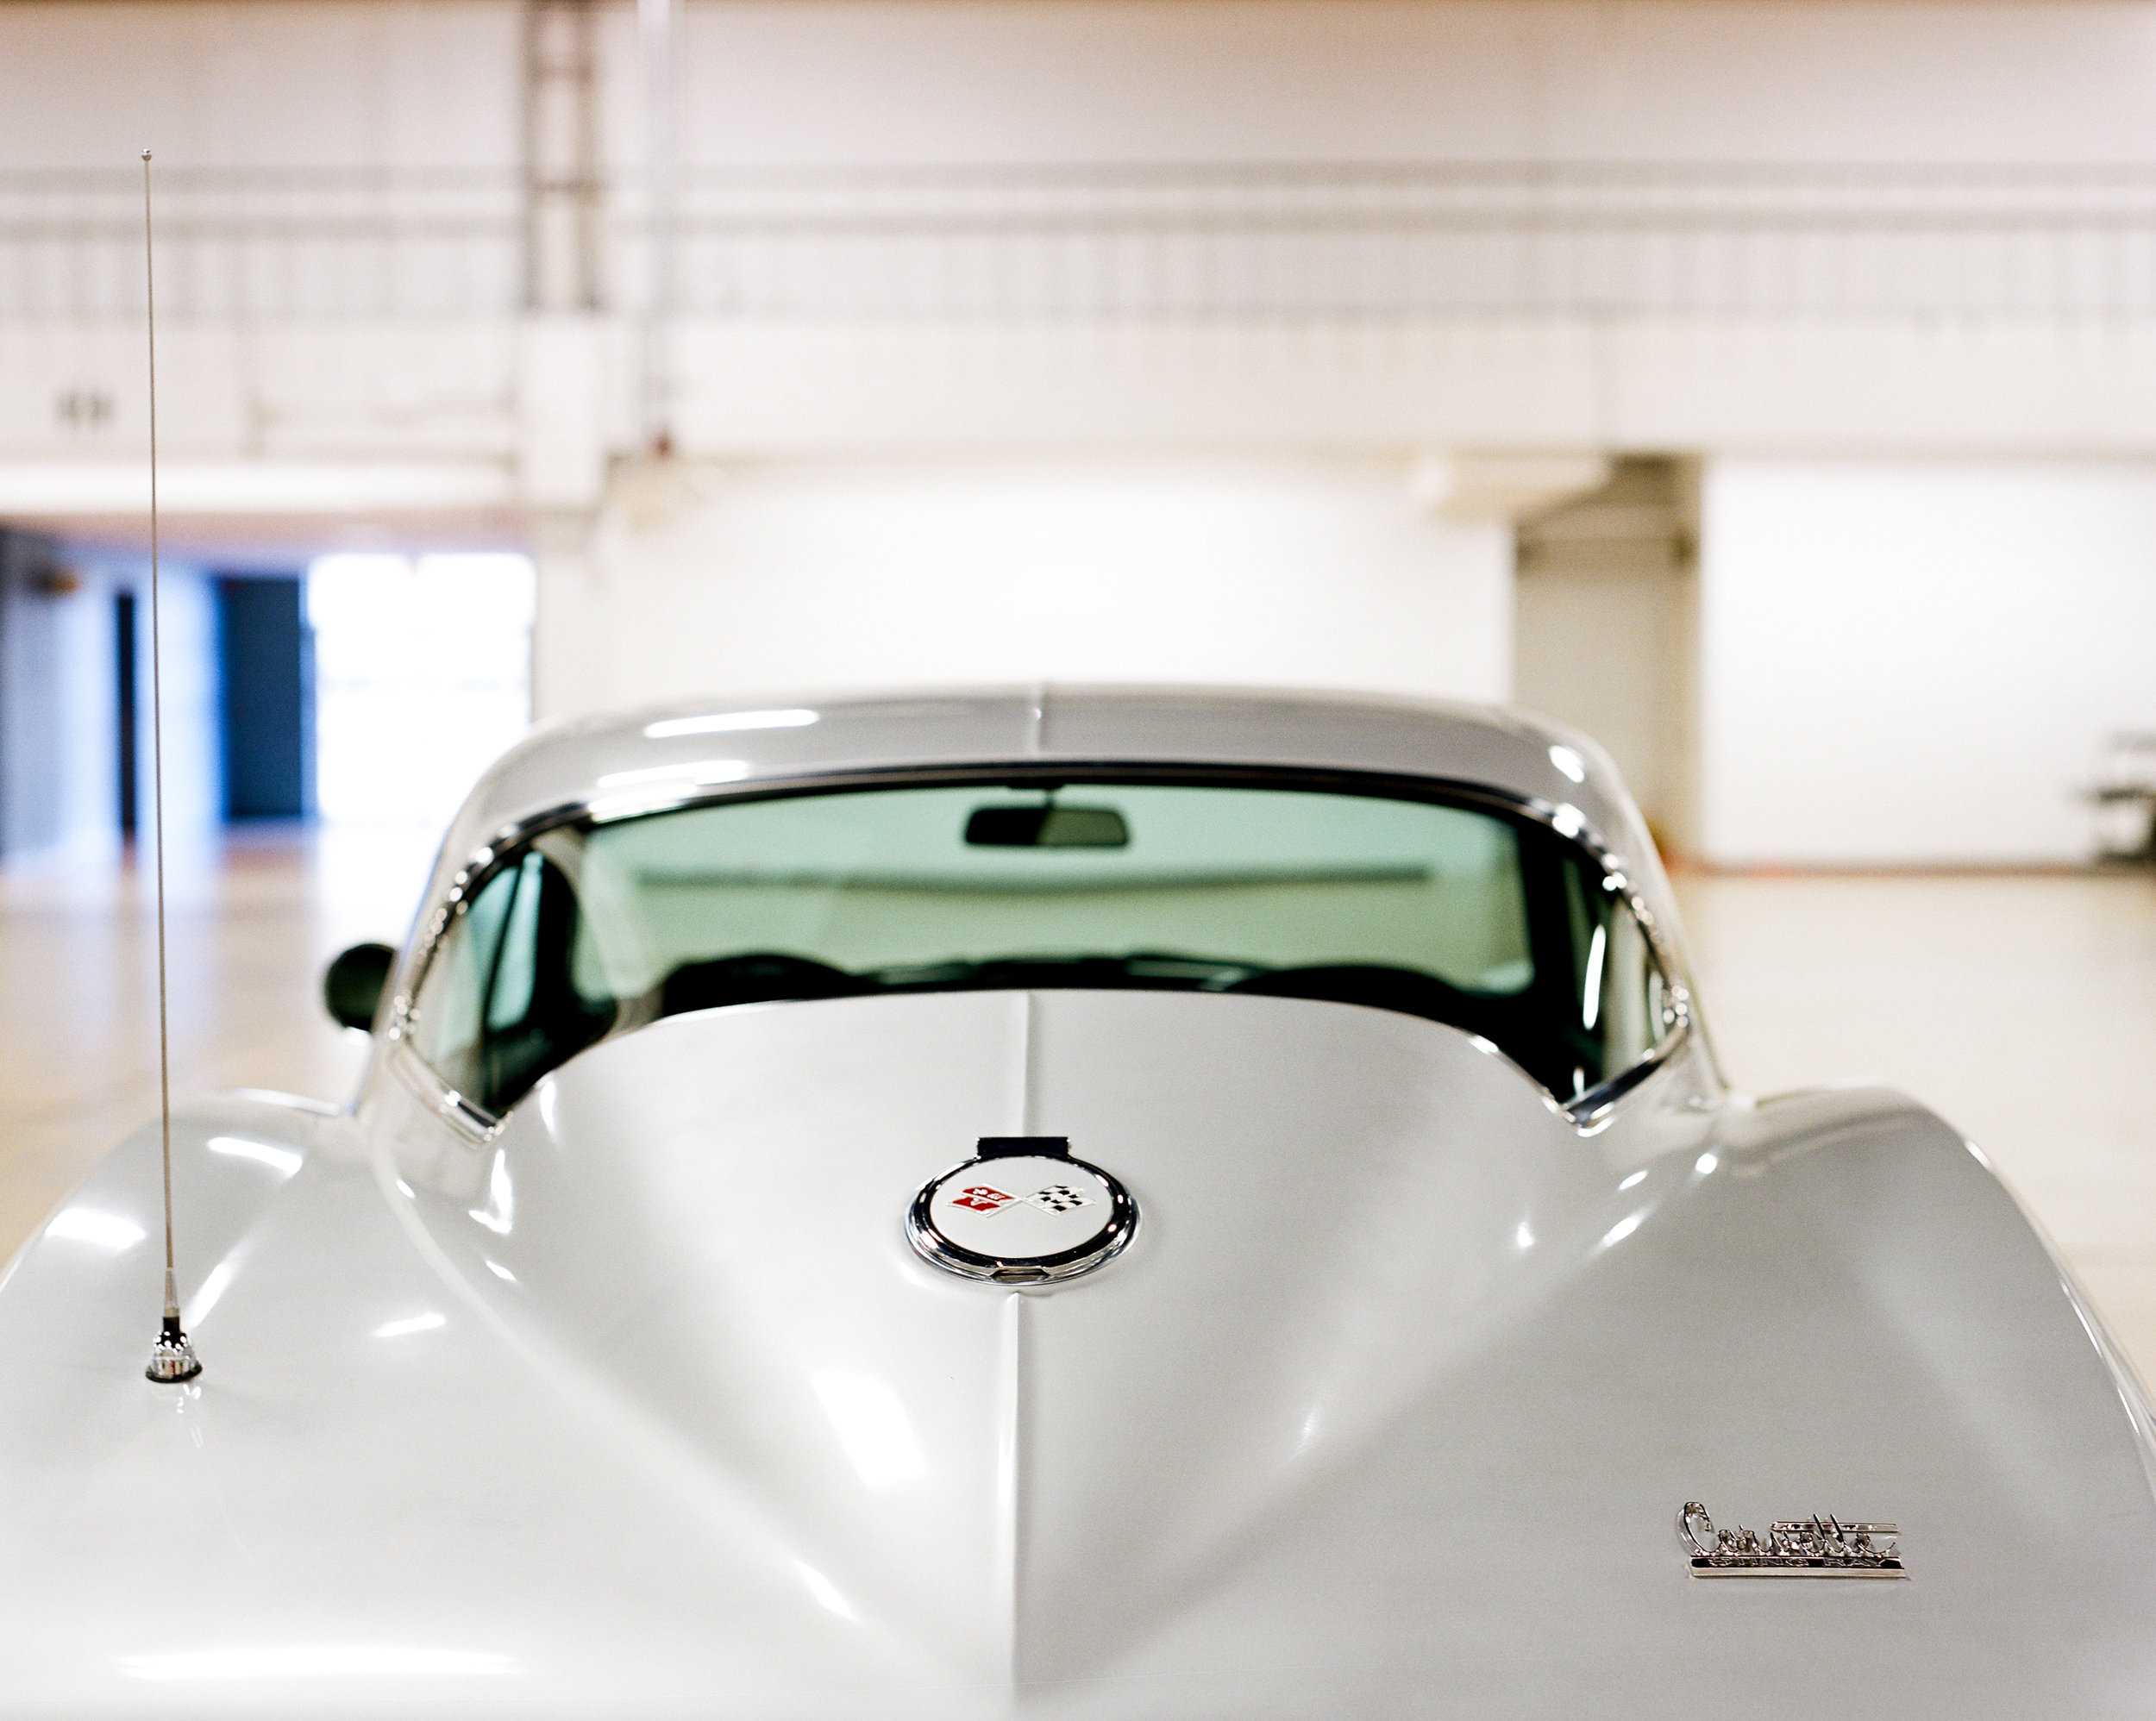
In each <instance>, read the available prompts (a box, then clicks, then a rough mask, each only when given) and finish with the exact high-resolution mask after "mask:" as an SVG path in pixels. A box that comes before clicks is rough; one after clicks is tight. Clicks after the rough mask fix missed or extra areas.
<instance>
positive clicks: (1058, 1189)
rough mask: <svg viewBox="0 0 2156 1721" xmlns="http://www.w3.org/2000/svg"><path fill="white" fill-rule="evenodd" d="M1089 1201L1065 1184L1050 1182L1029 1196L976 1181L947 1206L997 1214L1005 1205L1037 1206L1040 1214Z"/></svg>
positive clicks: (1066, 1211) (1077, 1205) (1078, 1205)
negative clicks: (1013, 1193) (1007, 1192)
mask: <svg viewBox="0 0 2156 1721" xmlns="http://www.w3.org/2000/svg"><path fill="white" fill-rule="evenodd" d="M1092 1203H1093V1198H1092V1197H1091V1196H1090V1195H1081V1194H1080V1193H1079V1192H1077V1191H1076V1190H1075V1189H1073V1188H1072V1187H1071V1186H1069V1184H1068V1183H1051V1184H1050V1185H1048V1186H1046V1187H1045V1188H1042V1189H1037V1190H1035V1191H1034V1192H1032V1193H1031V1195H1006V1194H1005V1193H1004V1192H1002V1191H1001V1190H1000V1189H998V1188H996V1187H994V1186H993V1185H990V1184H986V1183H976V1184H973V1185H970V1186H968V1187H967V1188H964V1189H962V1190H960V1191H959V1192H958V1193H957V1194H956V1195H954V1196H953V1197H951V1202H950V1205H952V1206H954V1207H963V1208H966V1209H967V1210H968V1211H971V1212H975V1213H1000V1212H1002V1211H1003V1210H1004V1209H1005V1208H1006V1207H1018V1206H1026V1207H1037V1208H1039V1209H1040V1210H1041V1211H1042V1212H1044V1213H1069V1212H1070V1211H1073V1210H1074V1209H1076V1208H1080V1207H1086V1206H1090V1205H1092Z"/></svg>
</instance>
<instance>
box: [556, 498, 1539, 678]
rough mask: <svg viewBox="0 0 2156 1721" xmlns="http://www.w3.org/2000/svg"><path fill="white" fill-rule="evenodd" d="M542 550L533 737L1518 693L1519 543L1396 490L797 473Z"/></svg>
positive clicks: (629, 515)
mask: <svg viewBox="0 0 2156 1721" xmlns="http://www.w3.org/2000/svg"><path fill="white" fill-rule="evenodd" d="M617 493H619V494H621V495H622V496H623V497H624V498H625V499H624V500H622V501H620V502H619V503H618V504H617V507H616V508H615V509H614V510H613V511H612V512H611V513H610V515H609V516H608V517H607V519H606V520H605V522H604V523H602V526H601V528H600V530H599V537H598V540H597V542H596V543H595V545H594V546H593V547H592V554H590V556H589V557H588V558H584V557H580V556H578V555H576V554H563V553H561V552H559V551H556V552H554V553H549V552H548V550H546V549H545V548H542V552H541V554H540V557H539V566H540V582H541V583H540V601H539V626H538V636H537V640H536V652H537V665H536V690H535V692H536V704H537V706H538V709H539V711H540V714H541V715H542V716H550V715H555V714H556V713H561V712H566V711H577V710H591V709H594V708H603V707H606V706H619V705H623V704H635V703H637V702H640V701H645V700H650V699H655V698H664V697H669V696H673V695H677V694H679V695H695V694H704V693H715V694H720V695H733V694H740V693H749V692H755V693H766V692H781V691H786V690H793V691H801V690H829V689H841V688H847V687H884V686H905V685H929V684H934V683H938V682H942V683H950V682H961V683H971V684H978V683H982V682H1012V681H1027V680H1034V679H1058V680H1079V681H1102V680H1145V681H1188V682H1206V683H1213V684H1221V683H1234V682H1250V683H1269V684H1278V685H1298V686H1331V687H1348V688H1366V689H1384V690H1389V691H1394V692H1407V693H1420V694H1427V695H1436V696H1445V697H1452V698H1470V699H1496V698H1504V697H1505V696H1506V695H1507V692H1509V687H1510V680H1511V660H1512V595H1511V560H1512V551H1511V536H1510V531H1509V529H1508V528H1507V527H1505V526H1502V525H1495V524H1493V525H1474V526H1462V525H1453V524H1448V523H1442V522H1439V521H1438V520H1437V519H1435V518H1433V517H1432V516H1430V514H1429V513H1428V512H1427V511H1426V510H1425V509H1424V507H1423V506H1422V505H1421V504H1420V503H1419V502H1418V501H1417V500H1416V499H1415V498H1414V497H1413V495H1412V494H1411V492H1410V487H1409V485H1408V484H1407V470H1406V466H1405V463H1404V462H1394V461H1379V460H1369V461H1316V460H1311V461H1278V462H1271V461H1225V460H1222V461H1188V460H1182V461H1173V460H1164V461H1157V462H1150V463H1144V464H1136V463H1101V462H1089V461H1066V462H1039V463H1036V462H1008V463H997V462H975V463H950V464H935V465H914V464H899V463H892V464H865V463H859V464H856V463H834V464H830V465H824V464H815V463H805V462H804V463H798V464H786V465H774V466H762V467H743V468H736V469H732V470H729V471H724V472H720V471H718V469H716V468H713V469H708V471H707V472H705V475H704V476H703V477H701V478H699V477H697V476H696V475H695V474H693V473H692V474H690V475H689V476H688V477H687V478H686V479H683V480H682V481H681V482H680V485H678V486H670V487H668V488H667V489H665V490H664V491H661V492H660V493H658V494H655V495H654V494H649V493H646V494H643V495H642V497H641V499H640V498H639V494H638V492H637V491H636V487H635V486H633V485H630V486H620V487H617Z"/></svg>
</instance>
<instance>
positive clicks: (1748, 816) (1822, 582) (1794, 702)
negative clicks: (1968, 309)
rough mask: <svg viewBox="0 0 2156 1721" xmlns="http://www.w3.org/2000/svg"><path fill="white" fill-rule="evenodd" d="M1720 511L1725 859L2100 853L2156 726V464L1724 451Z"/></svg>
mask: <svg viewBox="0 0 2156 1721" xmlns="http://www.w3.org/2000/svg"><path fill="white" fill-rule="evenodd" d="M1701 554H1702V591H1701V610H1702V615H1701V627H1702V648H1701V654H1702V710H1701V719H1702V721H1701V730H1700V734H1701V747H1702V783H1701V794H1702V804H1701V817H1702V847H1703V848H1704V851H1705V853H1706V854H1707V855H1708V858H1709V859H1711V860H1714V861H1721V862H1727V863H1738V864H1745V863H1759V862H1765V863H1775V862H1789V863H1797V864H1826V865H1841V864H1858V865H1866V864H1878V865H1908V864H1919V863H1926V862H1947V863H1957V862H1976V863H1990V864H2014V863H2019V862H2059V861H2078V860H2080V859H2082V858H2084V856H2085V855H2086V854H2088V853H2089V852H2090V848H2091V847H2092V839H2093V836H2094V832H2095V825H2094V823H2093V820H2092V818H2091V816H2090V811H2089V810H2088V808H2087V807H2086V806H2085V805H2084V804H2083V803H2082V802H2081V800H2080V799H2079V798H2078V789H2079V788H2080V786H2081V785H2084V784H2086V783H2087V782H2088V781H2089V780H2090V778H2091V777H2092V775H2093V774H2094V772H2095V768H2096V763H2097V755H2098V751H2099V748H2101V746H2102V743H2103V738H2104V736H2105V735H2106V734H2107V733H2108V732H2109V731H2111V730H2113V729H2156V673H2152V662H2153V661H2156V660H2153V658H2152V652H2153V651H2156V466H2149V465H2144V464H2138V463H2136V464H2125V463H2120V464H2113V465H2103V464H2089V465H2080V466H2071V465H2064V464H2059V465H2053V464H2044V463H2034V462H2031V463H2026V464H2017V463H2009V462H1987V463H1977V462H1969V463H1953V464H1946V463H1919V462H1908V463H1899V462H1877V463H1869V464H1858V463H1856V462H1846V461H1775V460H1717V461H1713V462H1710V463H1709V465H1708V470H1707V473H1706V478H1705V484H1704V491H1703V497H1702V538H1701Z"/></svg>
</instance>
